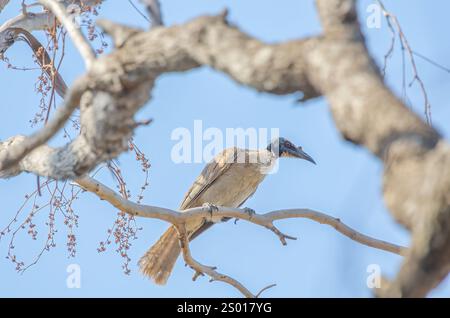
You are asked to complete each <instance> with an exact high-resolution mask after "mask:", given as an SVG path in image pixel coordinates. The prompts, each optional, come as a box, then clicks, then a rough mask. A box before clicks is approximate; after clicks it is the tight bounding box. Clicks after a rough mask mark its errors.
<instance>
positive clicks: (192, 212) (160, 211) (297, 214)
mask: <svg viewBox="0 0 450 318" xmlns="http://www.w3.org/2000/svg"><path fill="white" fill-rule="evenodd" d="M75 182H76V183H77V184H78V185H79V186H80V187H81V188H82V189H84V190H86V191H89V192H91V193H93V194H95V195H96V196H98V197H99V198H100V199H101V200H105V201H107V202H109V203H110V204H111V205H112V206H114V207H116V208H117V209H119V210H121V211H123V212H126V213H129V214H131V215H133V216H140V217H145V218H152V219H158V220H162V221H166V222H169V223H172V224H173V225H175V227H176V228H177V231H178V233H179V237H180V244H181V247H182V251H183V258H184V260H185V262H186V264H188V265H189V266H190V267H191V268H192V269H194V270H195V272H196V274H195V276H194V279H195V278H196V277H198V276H199V275H203V274H204V275H207V276H209V277H210V278H211V279H212V280H213V281H215V280H217V281H222V282H225V283H227V284H230V285H231V286H233V287H235V288H236V289H238V290H239V291H240V292H241V293H242V294H243V295H244V296H246V297H256V296H255V295H254V294H252V293H251V292H250V291H249V290H248V289H247V288H245V287H244V286H243V285H242V284H241V283H239V282H238V281H236V280H235V279H233V278H231V277H229V276H226V275H224V274H220V273H218V272H217V271H216V268H215V267H209V266H205V265H202V264H200V263H199V262H197V261H196V260H195V259H194V258H193V257H192V255H191V253H190V249H189V242H188V239H187V237H186V228H185V224H186V223H188V222H197V220H198V221H199V222H201V221H202V220H204V221H209V222H211V221H212V222H216V223H218V222H221V221H222V220H223V219H226V218H236V219H241V220H246V221H248V222H250V223H253V224H256V225H260V226H262V227H265V228H267V229H269V230H271V231H272V232H274V233H275V234H276V235H278V236H279V237H280V240H281V241H282V242H283V244H284V245H285V242H284V241H283V240H284V237H286V235H281V234H280V233H281V232H280V231H279V230H278V229H277V228H276V227H275V226H274V224H273V222H274V221H277V220H285V219H294V218H306V219H310V220H313V221H316V222H319V223H321V224H327V225H330V226H332V227H333V228H335V229H336V230H337V231H338V232H340V233H341V234H343V235H345V236H347V237H348V238H350V239H352V240H354V241H356V242H359V243H361V244H364V245H367V246H370V247H373V248H377V249H381V250H384V251H388V252H391V253H394V254H398V255H405V253H406V248H405V247H402V246H399V245H395V244H392V243H388V242H385V241H382V240H378V239H375V238H372V237H369V236H367V235H364V234H362V233H359V232H358V231H356V230H354V229H352V228H351V227H349V226H347V225H345V224H344V223H342V222H341V221H340V220H339V219H336V218H334V217H331V216H329V215H326V214H324V213H321V212H317V211H313V210H309V209H291V210H278V211H273V212H269V213H266V214H255V213H249V212H248V210H247V209H238V208H227V207H217V209H213V211H210V210H209V209H205V208H204V207H198V208H192V209H188V210H185V211H182V212H179V211H174V210H170V209H166V208H160V207H154V206H149V205H141V204H137V203H134V202H131V201H129V200H127V199H124V198H123V197H122V196H120V195H119V194H118V193H116V192H115V191H114V190H112V189H110V188H109V187H107V186H105V185H104V184H102V183H101V182H99V181H97V180H95V179H93V178H91V177H88V176H84V177H82V178H79V179H76V180H75Z"/></svg>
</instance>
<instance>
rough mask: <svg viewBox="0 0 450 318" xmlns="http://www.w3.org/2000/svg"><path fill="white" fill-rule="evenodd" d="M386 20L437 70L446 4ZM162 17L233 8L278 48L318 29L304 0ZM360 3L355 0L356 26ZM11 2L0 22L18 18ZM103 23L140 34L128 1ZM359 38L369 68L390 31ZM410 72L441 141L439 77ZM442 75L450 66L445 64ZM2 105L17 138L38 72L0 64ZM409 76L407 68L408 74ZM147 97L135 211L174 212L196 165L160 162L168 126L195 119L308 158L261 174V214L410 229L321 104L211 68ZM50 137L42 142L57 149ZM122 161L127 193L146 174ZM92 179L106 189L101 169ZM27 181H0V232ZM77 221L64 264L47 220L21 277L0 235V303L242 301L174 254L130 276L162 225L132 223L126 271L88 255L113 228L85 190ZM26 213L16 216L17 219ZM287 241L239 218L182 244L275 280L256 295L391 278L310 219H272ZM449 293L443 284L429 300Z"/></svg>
mask: <svg viewBox="0 0 450 318" xmlns="http://www.w3.org/2000/svg"><path fill="white" fill-rule="evenodd" d="M384 2H385V5H386V6H387V7H388V8H389V9H390V10H391V11H392V12H394V13H395V14H396V15H397V16H398V18H399V20H400V22H401V25H402V27H403V30H404V32H405V33H406V35H407V37H408V39H409V42H410V44H411V46H412V47H413V49H415V50H416V51H417V52H420V53H421V54H424V55H426V56H427V57H429V58H432V59H433V60H436V61H439V62H441V63H443V64H446V61H448V59H447V57H448V56H449V53H450V42H449V41H447V40H446V38H445V33H444V32H443V30H447V29H448V22H447V21H448V19H447V14H448V12H449V10H450V3H449V2H448V1H444V0H436V1H433V5H430V3H429V2H426V1H420V0H414V1H411V0H410V1H406V0H403V1H393V0H391V1H388V0H386V1H384ZM162 3H163V12H164V18H165V21H166V23H167V24H168V25H173V24H179V23H183V22H186V21H188V20H190V19H192V18H194V17H196V16H199V15H202V14H215V13H218V12H220V11H221V10H222V9H223V8H225V7H228V8H229V9H230V20H231V21H232V22H233V23H236V24H237V25H238V26H239V27H240V28H241V29H243V30H245V31H246V32H248V33H250V34H252V35H253V36H255V37H257V38H260V39H262V40H264V41H267V42H280V41H286V40H290V39H296V38H301V37H304V36H309V35H314V34H318V33H319V32H320V24H319V21H318V19H317V14H316V11H315V8H314V2H313V1H288V0H280V1H276V2H274V1H268V0H259V1H256V0H253V1H237V0H233V1H225V0H223V1H211V0H198V1H175V0H163V1H162ZM370 3H372V2H371V1H368V0H366V1H360V3H359V9H360V10H359V11H360V14H361V16H362V18H364V19H365V17H367V13H366V8H367V5H368V4H370ZM17 11H18V8H15V7H14V6H12V5H10V8H8V9H7V10H5V11H4V12H3V13H2V14H1V16H0V20H1V21H4V20H5V19H6V18H7V17H11V16H13V15H15V14H17ZM100 13H101V15H102V16H103V17H107V18H109V19H111V20H114V21H118V22H123V23H127V24H131V25H135V26H145V25H146V21H145V20H144V19H143V18H142V17H140V16H139V15H138V14H137V13H136V12H135V11H134V9H133V8H132V7H131V6H130V5H129V4H128V3H127V2H126V1H107V2H106V3H105V5H104V6H103V8H102V9H101V11H100ZM364 33H365V34H366V37H367V40H368V46H369V48H370V51H371V53H372V54H373V56H374V57H375V59H376V60H377V62H378V63H379V64H381V63H382V61H383V56H384V54H385V53H386V52H387V50H388V47H389V42H390V33H389V30H388V29H387V26H386V23H385V22H384V21H383V24H382V27H381V29H367V28H365V27H364ZM67 50H68V52H67V55H68V58H69V57H70V60H66V63H65V64H64V65H63V67H62V70H61V73H62V75H63V76H64V78H65V79H66V81H67V82H68V83H71V82H72V81H73V80H74V79H75V78H76V77H77V76H79V75H81V74H83V72H84V69H83V63H82V61H81V59H80V57H79V55H78V53H77V52H76V51H75V50H74V49H73V47H72V46H71V45H69V47H68V49H67ZM399 52H400V49H399V48H398V47H397V48H396V53H395V54H394V56H393V58H392V59H391V60H390V62H389V66H388V70H387V78H386V81H387V83H388V85H389V86H390V87H391V88H392V89H393V90H394V91H395V93H396V94H397V95H399V96H401V93H402V85H401V83H402V65H401V56H400V54H399ZM8 56H9V58H10V60H11V61H12V62H13V63H14V64H15V65H28V66H29V65H32V62H31V54H30V51H29V49H28V48H27V47H26V46H25V45H24V44H17V45H15V47H13V48H12V49H11V50H10V51H9V52H8ZM417 63H418V67H419V72H420V75H421V77H422V78H423V80H424V82H425V85H426V87H427V90H428V94H429V96H430V100H431V104H432V114H433V122H434V125H435V126H436V127H437V128H438V129H439V130H440V131H441V132H442V134H443V135H444V136H445V137H446V138H448V137H449V136H450V125H449V120H450V109H449V108H448V107H447V103H448V91H449V90H450V75H449V74H448V73H445V72H443V71H441V70H439V69H437V68H435V67H433V66H431V65H430V64H428V63H425V62H424V61H422V60H418V61H417ZM447 66H449V67H450V65H447ZM0 70H1V71H0V72H1V73H0V87H2V90H1V91H2V105H1V107H2V111H3V114H4V115H3V116H1V117H0V123H1V124H0V139H5V138H7V137H8V136H11V135H15V134H19V133H22V134H24V133H30V132H32V131H34V129H33V128H30V125H29V120H30V119H31V118H33V116H34V114H35V113H36V112H37V110H38V104H39V97H38V95H37V94H36V93H35V92H34V82H35V80H36V77H37V76H38V72H37V71H34V72H33V71H29V72H21V71H12V70H9V69H7V68H6V65H5V64H1V65H0ZM407 75H408V76H409V77H410V76H411V73H410V70H408V73H407ZM407 92H408V97H409V98H410V100H411V101H412V103H411V104H412V105H411V107H412V108H413V110H414V111H416V112H418V113H420V114H422V113H423V99H422V96H421V94H420V90H419V89H418V87H417V86H415V85H414V86H412V87H411V88H408V91H407ZM152 95H153V99H152V100H151V101H150V102H149V103H148V105H146V107H145V108H143V109H142V110H141V111H140V112H139V113H138V114H137V117H138V118H139V119H147V118H153V119H154V122H153V123H152V124H151V125H150V126H148V127H142V128H139V129H138V130H137V131H136V137H135V140H136V143H137V144H138V145H139V146H140V147H141V149H142V150H143V151H144V152H145V153H146V154H147V155H148V156H149V158H150V162H151V164H152V167H151V169H150V179H149V180H150V187H149V188H148V190H147V191H146V193H145V198H144V203H148V204H151V205H159V206H163V207H169V208H174V209H176V208H177V207H178V205H179V203H180V201H181V199H182V198H183V196H184V193H185V192H186V191H187V189H188V188H189V187H190V185H191V183H192V182H193V180H194V179H195V178H196V177H197V175H198V174H199V172H200V171H201V170H202V168H203V166H204V164H174V163H173V162H172V160H171V157H170V152H171V148H172V147H173V145H174V141H172V140H171V139H170V136H171V132H172V131H173V129H175V128H177V127H186V128H188V129H192V128H193V124H194V120H197V119H201V120H202V121H203V125H204V127H205V128H208V127H218V128H220V129H225V128H227V127H232V128H233V127H243V128H249V127H256V128H280V132H281V135H283V136H285V137H287V138H289V139H290V140H292V141H293V142H295V143H296V144H299V145H302V146H303V147H304V149H305V150H306V151H307V152H308V153H309V154H311V155H312V156H313V157H314V159H316V161H317V162H318V165H317V166H313V165H310V164H308V163H307V162H299V161H295V160H285V161H283V162H282V163H280V169H279V171H278V173H276V174H274V175H270V176H268V177H267V179H266V180H265V181H264V182H263V183H262V184H261V186H260V187H259V189H258V191H257V192H256V194H255V195H254V196H253V197H252V198H251V199H249V200H248V201H247V203H246V204H245V205H246V206H248V207H251V208H253V209H255V210H256V211H258V212H266V211H271V210H273V209H281V208H300V207H305V208H311V209H315V210H319V211H322V212H325V213H328V214H331V215H333V216H336V217H339V218H341V220H343V221H344V222H346V223H347V224H348V225H350V226H352V227H354V228H356V229H358V230H360V231H361V232H363V233H365V234H368V235H372V236H374V237H377V238H381V239H384V240H388V241H392V242H394V243H398V244H405V245H406V244H408V239H409V237H408V233H407V232H406V231H405V230H404V229H402V228H401V227H400V226H399V225H397V224H396V223H395V222H394V221H393V219H392V218H391V216H390V214H389V213H388V212H387V210H386V208H385V206H384V203H383V200H382V189H381V174H382V167H381V165H380V162H379V161H378V160H377V159H375V158H374V157H373V156H372V155H371V154H369V153H368V152H367V151H366V150H364V149H361V148H358V147H356V146H354V145H352V144H350V143H348V142H346V141H344V140H343V139H342V138H341V137H340V135H339V134H338V132H337V130H336V127H335V125H334V123H333V119H332V117H331V114H330V112H329V109H328V105H327V102H326V100H325V99H318V100H315V101H312V102H309V103H307V104H298V103H296V102H295V101H296V98H297V97H298V96H294V95H291V96H283V97H279V96H271V95H268V94H262V93H258V92H255V91H254V90H253V89H250V88H247V87H241V86H239V85H237V84H235V83H234V82H233V81H231V80H230V79H229V78H228V77H227V76H225V75H223V74H221V73H218V72H215V71H213V70H211V69H208V68H201V69H197V70H193V71H190V72H187V73H180V74H168V75H164V76H162V77H161V78H160V79H159V80H158V81H157V83H156V87H155V89H154V91H153V92H152ZM63 142H64V140H63V139H62V138H60V137H58V138H55V140H53V141H52V143H53V144H55V145H58V144H61V143H63ZM119 162H120V166H121V168H122V170H123V171H124V173H125V178H126V181H127V183H128V185H129V186H130V188H131V189H132V190H134V192H133V194H134V196H133V197H135V195H136V193H137V190H138V189H139V186H140V184H141V183H142V182H143V175H142V173H140V170H139V167H138V165H137V164H136V163H135V161H134V160H133V156H131V155H130V154H123V155H122V156H121V157H120V158H119ZM100 178H101V180H102V181H103V182H105V183H107V184H109V185H111V186H113V183H112V179H111V177H110V175H109V174H108V173H103V174H101V176H100ZM35 187H36V178H35V177H34V176H32V175H25V174H24V175H21V176H20V177H17V178H14V179H11V180H0V197H1V198H2V206H1V211H0V215H1V217H0V228H3V227H4V226H5V225H6V224H7V223H8V222H9V221H10V220H11V218H12V217H13V215H14V214H15V212H16V211H17V209H18V208H19V206H20V205H21V204H22V202H23V199H24V195H25V194H26V193H27V192H30V191H33V189H34V188H35ZM74 208H75V210H76V212H77V214H78V215H79V227H78V229H76V235H77V241H78V246H77V255H76V257H75V258H68V255H67V251H66V247H65V244H66V242H65V238H66V234H67V233H66V230H65V228H64V226H63V224H61V223H62V222H61V217H60V216H57V225H58V228H59V232H58V233H57V235H56V239H57V241H56V243H57V246H56V247H55V248H54V249H52V250H51V251H50V252H48V253H44V254H43V256H42V258H41V259H40V261H39V262H38V264H36V265H35V266H33V267H31V268H30V269H29V270H28V271H26V272H25V273H24V274H23V275H21V274H17V273H16V271H15V269H14V266H13V265H12V264H11V262H9V261H8V260H7V259H5V256H6V254H7V250H8V242H9V239H8V238H6V239H5V238H4V239H2V240H1V241H0V296H3V297H5V296H7V297H17V296H25V297H35V296H40V297H47V296H56V297H93V296H99V297H233V296H240V294H239V293H238V292H237V291H235V290H234V289H233V288H232V287H230V286H227V285H225V284H222V283H217V282H216V283H209V282H208V280H207V279H205V278H201V279H199V280H198V281H197V282H192V280H191V277H192V272H191V270H190V269H188V268H186V267H185V266H184V264H183V262H182V260H181V259H180V260H179V261H178V263H177V265H176V268H175V270H174V273H173V275H172V277H171V278H170V280H169V282H168V284H167V285H166V286H164V287H161V286H156V285H154V284H153V283H151V282H150V281H148V280H147V279H146V278H144V277H143V276H141V275H140V274H139V272H138V270H137V266H136V262H137V260H138V259H139V257H140V256H141V255H142V254H143V253H144V252H145V251H146V250H147V248H148V247H149V246H150V245H151V244H152V243H153V242H154V241H155V240H156V239H157V238H158V237H159V235H160V234H161V233H162V232H163V231H164V230H165V229H166V227H167V224H165V223H163V222H159V221H153V220H144V219H139V220H138V225H139V226H141V227H143V230H142V231H140V232H139V234H138V236H139V238H138V240H136V241H133V246H132V248H131V250H130V256H131V257H132V263H131V270H132V272H131V274H130V275H129V276H127V275H124V274H123V272H122V269H121V265H122V259H121V258H120V257H119V256H118V255H117V254H116V253H115V252H114V247H113V246H111V247H109V249H108V251H107V252H106V253H102V254H99V253H98V252H97V247H98V243H99V242H100V241H102V240H104V239H105V237H106V231H107V229H108V228H109V227H110V226H111V224H112V223H113V222H114V218H115V214H116V211H115V210H114V209H113V208H111V206H109V205H108V204H107V203H106V202H102V201H100V200H98V199H97V198H95V197H94V196H93V195H91V194H82V195H81V196H80V198H79V200H77V201H76V203H75V204H74ZM25 212H26V211H25ZM46 214H48V211H47V210H43V211H42V214H41V215H40V216H38V218H37V224H39V227H38V229H39V236H38V240H37V241H36V242H34V241H32V240H31V239H29V238H28V237H27V235H26V233H25V232H26V231H22V232H21V234H20V236H19V237H18V240H17V244H16V247H15V251H16V253H17V254H18V255H19V256H20V257H21V258H22V259H24V260H25V261H31V260H33V258H34V257H35V256H36V254H37V253H38V252H39V249H40V247H41V246H42V244H43V242H44V240H45V239H46V234H45V231H46V229H45V224H44V223H45V215H46ZM278 225H279V227H280V229H281V230H282V231H284V232H285V233H288V234H291V235H294V236H297V237H298V238H299V239H298V240H297V241H293V242H289V244H288V246H286V247H283V246H281V244H280V243H279V241H278V239H277V237H275V236H274V235H273V234H272V233H270V232H268V231H266V230H264V229H261V228H259V227H257V226H255V225H252V224H247V223H245V222H238V223H237V225H235V224H233V222H228V223H227V224H221V225H217V226H214V228H213V229H212V230H211V231H208V232H207V233H205V234H204V235H202V237H201V238H199V239H198V240H196V241H195V242H194V243H193V244H192V252H193V255H194V256H195V257H196V258H197V259H198V260H199V261H201V262H203V263H205V264H208V265H216V266H218V267H219V270H220V271H222V272H223V273H226V274H229V275H231V276H232V277H234V278H236V279H238V280H239V281H241V282H242V283H243V284H244V285H246V286H247V287H248V288H249V289H250V290H252V291H257V290H259V289H260V288H262V287H264V286H266V285H268V284H271V283H277V286H276V287H275V288H272V289H270V290H268V291H267V292H266V293H265V296H267V297H314V296H324V297H332V296H337V297H350V296H355V297H368V296H370V295H371V290H370V289H368V288H367V286H366V278H367V275H368V273H367V272H366V269H367V266H368V265H370V264H378V265H379V266H380V267H381V270H382V274H383V275H385V276H387V277H388V278H389V277H393V275H394V274H395V273H396V271H397V270H398V268H399V266H400V264H401V258H400V257H398V256H396V255H392V254H390V253H387V252H383V251H378V250H374V249H371V248H369V247H366V246H362V245H359V244H358V243H356V242H353V241H351V240H349V239H348V238H346V237H343V236H342V235H340V234H339V233H337V232H336V231H334V230H333V229H332V228H330V227H327V226H325V225H320V224H317V223H314V222H311V221H308V220H290V221H283V222H279V224H278ZM70 264H78V265H79V266H80V268H81V288H79V289H69V288H67V286H66V278H67V275H68V274H67V272H66V268H67V266H68V265H70ZM449 292H450V284H449V281H448V280H447V282H446V283H444V284H442V285H441V286H440V287H439V288H438V289H436V290H435V291H434V292H433V293H432V295H433V296H445V295H448V294H449Z"/></svg>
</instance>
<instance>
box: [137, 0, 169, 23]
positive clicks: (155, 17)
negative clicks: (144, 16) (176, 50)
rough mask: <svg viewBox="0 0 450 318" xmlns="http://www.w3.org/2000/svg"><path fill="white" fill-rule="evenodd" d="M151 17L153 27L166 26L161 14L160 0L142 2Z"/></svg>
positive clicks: (144, 0)
mask: <svg viewBox="0 0 450 318" xmlns="http://www.w3.org/2000/svg"><path fill="white" fill-rule="evenodd" d="M140 1H141V2H142V3H143V4H144V5H145V7H146V8H147V12H148V14H149V16H150V19H151V23H152V27H156V26H162V25H164V23H163V19H162V13H161V3H160V2H159V0H140Z"/></svg>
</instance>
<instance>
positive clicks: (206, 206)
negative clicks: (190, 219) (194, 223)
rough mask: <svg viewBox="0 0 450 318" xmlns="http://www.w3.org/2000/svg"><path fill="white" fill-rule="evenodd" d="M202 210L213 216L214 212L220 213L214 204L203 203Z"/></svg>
mask: <svg viewBox="0 0 450 318" xmlns="http://www.w3.org/2000/svg"><path fill="white" fill-rule="evenodd" d="M202 208H203V210H204V211H208V212H209V213H210V214H211V216H212V214H213V213H214V212H217V211H219V208H218V207H217V206H216V205H214V204H212V203H203V205H202Z"/></svg>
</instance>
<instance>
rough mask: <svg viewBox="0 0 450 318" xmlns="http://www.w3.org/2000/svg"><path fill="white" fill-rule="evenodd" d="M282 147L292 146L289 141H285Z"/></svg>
mask: <svg viewBox="0 0 450 318" xmlns="http://www.w3.org/2000/svg"><path fill="white" fill-rule="evenodd" d="M284 145H285V146H286V147H287V148H292V144H291V143H290V142H289V141H286V142H285V143H284Z"/></svg>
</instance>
